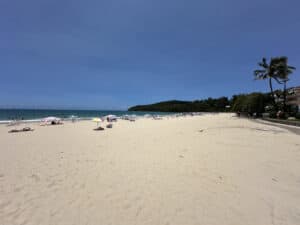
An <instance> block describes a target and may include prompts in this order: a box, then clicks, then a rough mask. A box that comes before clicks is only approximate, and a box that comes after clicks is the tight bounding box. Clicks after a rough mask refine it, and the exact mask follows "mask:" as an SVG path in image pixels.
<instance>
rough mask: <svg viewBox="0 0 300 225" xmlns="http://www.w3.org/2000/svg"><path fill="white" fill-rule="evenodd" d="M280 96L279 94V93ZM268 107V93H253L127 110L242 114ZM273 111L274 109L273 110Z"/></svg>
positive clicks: (166, 102)
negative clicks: (230, 112)
mask: <svg viewBox="0 0 300 225" xmlns="http://www.w3.org/2000/svg"><path fill="white" fill-rule="evenodd" d="M279 94H280V93H279ZM266 106H269V108H270V109H271V111H272V99H271V97H270V93H259V92H253V93H249V94H238V95H233V96H232V97H231V98H230V99H228V98H227V97H220V98H208V99H204V100H196V101H178V100H172V101H165V102H158V103H154V104H149V105H137V106H133V107H131V108H129V109H128V110H129V111H151V112H153V111H155V112H227V111H232V112H237V111H239V112H242V113H246V114H248V113H257V114H261V113H263V112H265V107H266ZM273 111H274V109H273Z"/></svg>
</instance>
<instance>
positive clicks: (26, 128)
mask: <svg viewBox="0 0 300 225" xmlns="http://www.w3.org/2000/svg"><path fill="white" fill-rule="evenodd" d="M27 131H34V129H32V128H30V127H24V128H23V129H12V130H10V131H8V133H19V132H27Z"/></svg>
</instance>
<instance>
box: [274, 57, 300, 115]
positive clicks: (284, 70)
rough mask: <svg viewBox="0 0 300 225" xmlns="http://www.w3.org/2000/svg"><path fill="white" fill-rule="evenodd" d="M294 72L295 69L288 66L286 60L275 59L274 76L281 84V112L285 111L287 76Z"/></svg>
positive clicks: (281, 58)
mask: <svg viewBox="0 0 300 225" xmlns="http://www.w3.org/2000/svg"><path fill="white" fill-rule="evenodd" d="M294 70H296V68H295V67H293V66H289V65H288V58H287V57H285V56H283V57H278V58H276V74H275V76H276V77H277V78H278V79H279V80H280V82H281V83H282V84H283V110H284V111H286V83H287V82H288V81H289V75H290V74H292V73H293V71H294Z"/></svg>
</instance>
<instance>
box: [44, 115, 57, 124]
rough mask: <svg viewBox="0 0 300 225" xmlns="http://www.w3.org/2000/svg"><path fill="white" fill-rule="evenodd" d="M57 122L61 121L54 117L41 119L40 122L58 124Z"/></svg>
mask: <svg viewBox="0 0 300 225" xmlns="http://www.w3.org/2000/svg"><path fill="white" fill-rule="evenodd" d="M58 121H61V119H60V118H58V117H54V116H49V117H46V118H44V119H42V122H45V123H49V122H58Z"/></svg>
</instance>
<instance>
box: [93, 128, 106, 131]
mask: <svg viewBox="0 0 300 225" xmlns="http://www.w3.org/2000/svg"><path fill="white" fill-rule="evenodd" d="M94 130H95V131H98V130H104V128H103V127H97V128H95V129H94Z"/></svg>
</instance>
